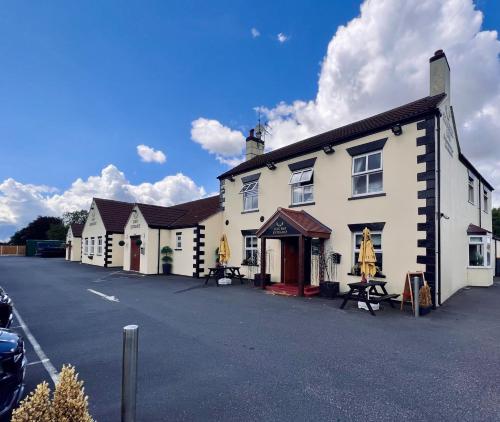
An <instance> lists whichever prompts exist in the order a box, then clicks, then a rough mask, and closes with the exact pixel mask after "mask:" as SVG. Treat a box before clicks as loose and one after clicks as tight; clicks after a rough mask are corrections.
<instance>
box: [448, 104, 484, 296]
mask: <svg viewBox="0 0 500 422" xmlns="http://www.w3.org/2000/svg"><path fill="white" fill-rule="evenodd" d="M441 114H442V117H441V123H440V127H441V144H440V147H441V213H443V214H444V215H445V216H446V217H449V218H448V219H446V218H441V301H442V302H444V301H445V300H446V299H447V298H449V297H450V296H451V295H452V294H453V293H455V292H456V291H457V290H459V289H461V288H462V287H465V286H467V285H471V286H488V285H491V283H492V281H493V271H494V270H493V268H490V269H476V268H468V262H469V238H468V235H467V227H468V226H469V224H475V225H476V226H480V225H482V227H483V228H485V229H487V230H491V227H492V221H491V200H490V201H489V210H488V213H486V212H484V211H481V223H480V222H479V213H480V211H479V207H480V204H479V192H480V190H479V189H480V187H481V189H482V185H480V183H479V180H478V179H477V178H474V191H475V195H474V204H471V203H470V202H469V201H468V170H467V168H466V167H465V165H464V164H463V163H462V162H461V161H459V156H458V144H457V139H456V135H455V130H454V126H453V118H452V117H453V116H452V111H451V109H450V107H449V105H448V103H446V102H445V104H444V105H443V106H442V107H441ZM481 192H482V191H481ZM489 195H490V198H491V192H490V194H489ZM481 198H482V195H481Z"/></svg>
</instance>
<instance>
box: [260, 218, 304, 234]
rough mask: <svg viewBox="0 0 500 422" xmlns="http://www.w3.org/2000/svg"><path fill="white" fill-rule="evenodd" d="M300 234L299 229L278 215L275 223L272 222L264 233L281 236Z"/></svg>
mask: <svg viewBox="0 0 500 422" xmlns="http://www.w3.org/2000/svg"><path fill="white" fill-rule="evenodd" d="M298 234H300V233H299V231H298V230H297V229H296V228H295V227H293V226H292V225H290V224H288V223H287V222H286V221H285V220H283V219H282V218H281V217H278V218H277V219H276V221H275V222H274V223H272V224H271V225H270V226H269V227H268V228H267V229H266V231H265V232H264V233H263V234H262V235H263V236H264V237H280V236H291V235H292V236H293V235H298Z"/></svg>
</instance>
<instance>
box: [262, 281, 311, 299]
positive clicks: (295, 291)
mask: <svg viewBox="0 0 500 422" xmlns="http://www.w3.org/2000/svg"><path fill="white" fill-rule="evenodd" d="M266 290H269V291H270V292H273V293H274V294H276V295H282V296H298V295H299V287H298V286H296V285H293V284H284V283H275V284H272V285H271V286H266ZM318 294H319V287H318V286H304V296H305V297H311V296H316V295H318Z"/></svg>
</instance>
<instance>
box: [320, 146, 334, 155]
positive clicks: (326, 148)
mask: <svg viewBox="0 0 500 422" xmlns="http://www.w3.org/2000/svg"><path fill="white" fill-rule="evenodd" d="M323 152H324V153H325V154H333V153H334V152H335V150H334V149H333V146H332V145H325V146H323Z"/></svg>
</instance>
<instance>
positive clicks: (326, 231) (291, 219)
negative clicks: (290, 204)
mask: <svg viewBox="0 0 500 422" xmlns="http://www.w3.org/2000/svg"><path fill="white" fill-rule="evenodd" d="M279 217H281V218H282V219H284V220H285V221H287V222H288V223H289V224H291V225H292V226H294V227H295V228H296V229H297V230H298V231H299V232H300V233H301V234H302V235H304V236H307V237H321V238H329V237H330V234H331V232H332V229H330V228H329V227H328V226H325V225H324V224H323V223H321V222H319V221H318V220H316V219H315V218H314V217H313V216H312V215H311V214H309V213H307V212H306V211H304V210H300V211H296V210H291V209H288V208H281V207H279V208H278V209H277V210H276V212H275V213H274V214H273V215H272V216H271V217H270V218H269V219H268V220H267V221H266V222H265V223H264V224H263V225H262V227H261V228H260V229H259V230H257V233H256V234H257V237H261V236H263V237H271V238H272V237H273V236H266V235H265V234H266V233H265V232H266V230H267V229H268V228H269V227H271V226H272V225H273V224H274V223H275V222H276V220H278V219H279ZM278 237H279V236H278Z"/></svg>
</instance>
